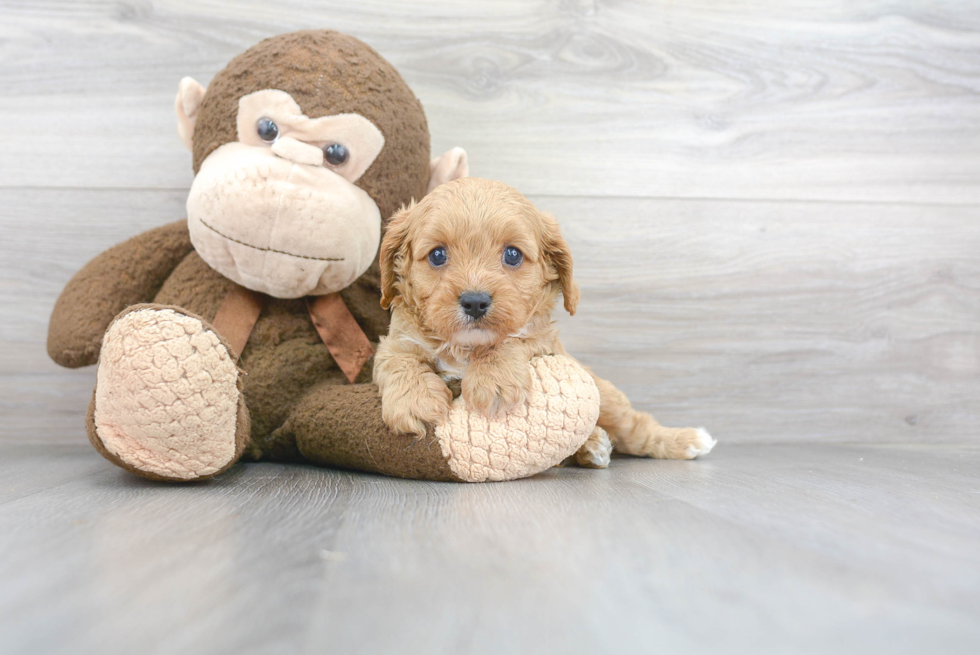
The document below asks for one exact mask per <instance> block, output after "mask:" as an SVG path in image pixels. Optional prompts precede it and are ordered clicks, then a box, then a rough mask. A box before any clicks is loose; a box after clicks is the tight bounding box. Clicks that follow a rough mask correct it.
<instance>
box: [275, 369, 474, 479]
mask: <svg viewBox="0 0 980 655" xmlns="http://www.w3.org/2000/svg"><path fill="white" fill-rule="evenodd" d="M278 435H279V437H280V438H281V439H283V440H286V441H289V442H291V443H295V444H296V446H297V447H298V449H299V451H300V453H302V454H303V456H304V457H306V459H307V460H309V461H311V462H314V463H317V464H325V465H328V466H339V467H341V468H349V469H356V470H359V471H371V472H374V473H383V474H385V475H393V476H396V477H399V478H412V479H422V480H442V481H451V482H461V480H460V478H458V477H456V476H455V475H453V472H452V471H451V470H450V469H449V464H448V463H447V461H446V458H445V457H444V456H443V454H442V448H441V447H440V445H439V442H438V441H437V440H436V438H435V436H434V434H433V431H432V429H431V428H430V430H429V434H427V435H426V437H425V439H416V438H415V437H412V436H409V435H404V434H395V433H393V432H392V431H391V430H389V429H388V427H387V426H386V425H385V424H384V422H383V421H382V420H381V394H380V393H379V392H378V387H376V386H375V385H373V384H355V385H351V386H346V387H336V386H330V385H320V386H317V387H316V388H314V389H311V390H310V393H308V394H307V395H306V396H305V397H304V398H303V399H302V400H301V401H300V402H299V403H298V404H297V406H296V408H295V409H294V411H293V413H292V416H290V418H289V420H287V421H286V424H285V425H284V426H283V427H282V428H281V429H280V430H279V431H278Z"/></svg>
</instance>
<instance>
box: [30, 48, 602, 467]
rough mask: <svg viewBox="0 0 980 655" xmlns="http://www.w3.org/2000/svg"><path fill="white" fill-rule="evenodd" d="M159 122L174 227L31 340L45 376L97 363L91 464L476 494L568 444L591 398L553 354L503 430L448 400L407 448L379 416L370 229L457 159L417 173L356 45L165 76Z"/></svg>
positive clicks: (375, 234)
mask: <svg viewBox="0 0 980 655" xmlns="http://www.w3.org/2000/svg"><path fill="white" fill-rule="evenodd" d="M176 112H177V118H178V133H179V135H180V137H181V138H182V140H183V141H184V143H185V145H186V146H187V147H188V149H190V150H191V152H192V153H193V166H194V171H195V178H194V181H193V184H192V186H191V190H190V194H189V197H188V201H187V220H182V221H178V222H176V223H172V224H170V225H165V226H163V227H160V228H157V229H154V230H150V231H149V232H145V233H143V234H141V235H139V236H136V237H134V238H132V239H130V240H129V241H126V242H124V243H122V244H120V245H117V246H115V247H114V248H111V249H110V250H108V251H106V252H104V253H102V254H101V255H99V256H98V257H96V258H95V259H93V260H92V261H91V262H89V263H88V264H87V265H86V266H85V267H84V268H83V269H82V270H81V271H79V273H78V274H76V275H75V277H74V278H73V279H72V280H71V281H70V282H69V283H68V285H67V287H66V288H65V289H64V291H63V292H62V294H61V296H60V298H59V299H58V301H57V303H56V305H55V308H54V312H53V314H52V317H51V323H50V328H49V332H48V352H49V354H50V355H51V357H52V358H53V359H54V360H55V361H56V362H57V363H58V364H61V365H62V366H67V367H71V368H75V367H80V366H88V365H92V364H96V363H98V371H97V376H96V388H95V391H94V393H93V397H92V402H91V403H90V406H89V411H88V418H87V421H86V423H87V431H88V435H89V439H90V440H91V442H92V444H93V445H94V446H95V448H96V449H97V450H98V451H99V452H100V453H102V455H104V456H105V457H106V458H107V459H108V460H109V461H111V462H113V463H115V464H117V465H118V466H120V467H122V468H124V469H126V470H127V471H131V472H133V473H136V474H138V475H142V476H144V477H147V478H151V479H154V480H166V481H187V480H197V479H202V478H209V477H213V476H215V475H217V474H219V473H221V472H223V471H225V470H227V469H228V468H229V467H230V466H232V465H233V464H235V462H237V461H238V460H239V459H241V458H243V457H244V458H247V459H252V460H275V461H294V462H302V461H306V462H313V463H318V464H323V465H330V466H339V467H345V468H353V469H360V470H367V471H373V472H378V473H383V474H387V475H395V476H401V477H411V478H421V479H432V480H457V481H482V480H505V479H513V478H517V477H524V476H527V475H533V474H534V473H537V472H539V471H541V470H544V469H545V468H547V467H549V466H552V465H554V464H557V463H559V462H561V461H562V460H563V459H564V458H566V457H568V456H569V455H572V454H573V453H574V452H575V451H576V450H577V449H578V447H579V446H581V445H582V443H584V442H585V439H586V438H587V436H588V434H589V433H590V432H591V430H592V426H593V425H594V424H595V420H596V418H597V416H598V391H597V390H596V389H595V385H594V384H593V383H592V382H591V379H590V378H589V376H588V375H586V374H585V372H584V371H583V370H582V369H581V367H579V366H578V365H576V364H574V363H573V362H571V361H570V360H568V359H565V358H561V357H550V358H542V359H540V360H536V361H534V362H532V364H531V366H532V370H533V372H534V379H535V387H534V391H533V392H532V394H531V395H530V397H529V399H528V402H527V404H526V405H524V406H521V407H518V408H515V410H513V411H511V412H510V413H508V414H507V415H504V416H500V417H494V418H487V417H484V416H482V415H475V414H471V413H470V412H469V411H468V410H467V409H466V407H465V406H464V405H463V404H462V400H461V399H457V401H456V405H455V406H454V409H453V411H452V413H451V415H450V417H449V418H448V419H447V420H446V422H445V423H444V424H442V425H439V426H433V427H432V428H431V429H430V431H429V434H428V436H427V438H425V439H422V440H417V439H415V438H413V437H410V436H407V435H399V434H394V433H392V432H391V431H390V430H389V429H388V428H387V427H386V426H385V425H384V424H383V422H382V421H381V409H380V398H379V395H378V391H377V388H376V387H375V386H374V385H372V384H370V378H371V365H370V358H371V356H372V353H373V350H374V347H375V345H376V344H377V342H378V339H379V337H380V336H382V335H384V334H385V333H386V331H387V327H388V320H389V317H388V313H387V312H386V311H385V310H383V309H382V308H381V305H380V291H379V282H380V280H379V271H378V261H377V250H378V245H379V243H380V239H381V235H382V231H383V229H384V224H385V222H386V221H387V219H388V218H390V217H391V215H392V214H393V213H394V212H395V211H396V210H397V209H398V208H399V207H400V206H401V205H404V204H408V203H409V202H411V201H412V200H413V199H419V198H421V197H422V196H423V195H424V194H425V193H426V192H427V190H430V189H432V188H434V187H435V186H436V185H438V184H441V183H443V182H446V181H448V180H450V179H455V178H457V177H461V176H465V175H466V174H467V170H468V169H467V163H466V154H465V152H463V151H462V150H461V149H459V148H456V149H453V150H451V151H449V152H447V153H446V154H445V155H443V156H442V157H439V158H436V159H433V160H431V161H430V159H429V133H428V127H427V125H426V120H425V114H424V113H423V111H422V106H421V104H420V103H419V101H418V99H416V98H415V96H414V95H413V94H412V92H411V90H410V89H409V88H408V86H407V85H406V84H405V82H404V81H403V80H402V78H401V76H400V75H399V74H398V72H397V71H396V70H395V69H394V68H393V67H392V66H391V65H390V64H389V63H388V62H387V61H385V60H384V59H382V58H381V56H379V55H378V54H377V53H376V52H375V51H374V50H372V49H371V48H369V47H368V46H367V45H365V44H364V43H362V42H360V41H358V40H357V39H354V38H352V37H350V36H346V35H343V34H339V33H337V32H331V31H304V32H296V33H292V34H284V35H280V36H277V37H273V38H270V39H267V40H265V41H262V42H261V43H259V44H258V45H256V46H254V47H252V48H251V49H249V50H248V51H246V52H245V53H243V54H241V55H239V56H238V57H236V58H235V59H233V60H232V61H231V63H229V64H228V66H227V67H226V68H225V69H224V70H222V71H221V72H219V73H218V74H217V75H216V76H215V78H214V80H213V81H212V82H211V84H210V86H209V87H208V88H207V89H205V88H204V87H203V86H201V85H200V84H198V83H197V82H195V81H194V80H192V79H190V78H185V79H184V80H182V81H181V83H180V87H179V92H178V95H177V100H176Z"/></svg>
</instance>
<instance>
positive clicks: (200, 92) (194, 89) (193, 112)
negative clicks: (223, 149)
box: [174, 77, 207, 152]
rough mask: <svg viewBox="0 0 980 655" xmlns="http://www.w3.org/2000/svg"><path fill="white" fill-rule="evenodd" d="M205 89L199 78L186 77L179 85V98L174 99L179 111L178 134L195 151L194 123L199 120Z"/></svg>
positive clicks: (175, 107) (175, 106) (188, 147)
mask: <svg viewBox="0 0 980 655" xmlns="http://www.w3.org/2000/svg"><path fill="white" fill-rule="evenodd" d="M205 91H207V89H205V88H204V87H203V86H201V84H200V83H199V82H198V81H197V80H195V79H193V78H191V77H185V78H184V79H182V80H181V81H180V86H179V87H177V99H176V100H174V109H175V110H176V111H177V134H179V135H180V140H181V141H183V142H184V145H185V146H186V147H187V149H188V150H190V151H191V152H193V151H194V123H195V122H197V112H198V110H199V109H200V108H201V102H202V101H203V100H204V93H205Z"/></svg>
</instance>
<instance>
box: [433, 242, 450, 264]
mask: <svg viewBox="0 0 980 655" xmlns="http://www.w3.org/2000/svg"><path fill="white" fill-rule="evenodd" d="M447 259H448V257H446V249H445V248H443V247H442V246H439V247H438V248H433V249H432V252H430V253H429V263H430V264H432V265H433V266H436V267H438V266H442V265H443V264H445V263H446V260H447Z"/></svg>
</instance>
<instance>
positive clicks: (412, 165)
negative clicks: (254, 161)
mask: <svg viewBox="0 0 980 655" xmlns="http://www.w3.org/2000/svg"><path fill="white" fill-rule="evenodd" d="M263 89H278V90H280V91H285V92H286V93H288V94H289V95H291V96H292V97H293V99H294V100H295V101H296V102H297V103H299V106H300V108H302V110H303V112H304V113H305V114H306V115H307V116H309V117H310V118H319V117H321V116H329V115H332V114H343V113H354V114H360V115H361V116H363V117H364V118H366V119H368V120H369V121H371V122H372V123H374V125H375V126H376V127H377V128H378V129H379V130H381V134H383V135H384V138H385V146H384V148H383V149H382V151H381V154H380V155H379V156H378V158H377V159H375V160H374V163H373V164H371V167H370V168H369V169H368V170H367V171H366V172H365V173H364V175H363V176H361V178H360V179H359V180H358V181H357V186H359V187H361V188H362V189H364V190H365V191H366V192H367V193H368V195H369V196H371V197H372V198H374V201H375V202H376V203H377V204H378V208H379V209H380V210H381V217H382V219H383V220H385V221H387V220H388V218H390V217H391V215H392V214H394V213H395V211H396V210H397V209H398V208H399V207H400V206H401V205H402V204H405V203H407V202H408V201H410V200H411V199H412V198H415V199H416V200H421V199H422V196H424V195H425V189H426V186H427V185H428V183H429V149H430V146H429V128H428V125H427V124H426V121H425V113H424V112H423V111H422V104H421V103H420V102H419V100H418V99H417V98H416V97H415V94H413V93H412V90H411V89H409V88H408V85H407V84H405V80H403V79H402V77H401V75H399V74H398V71H396V70H395V68H394V67H393V66H392V65H391V64H389V63H388V62H387V61H385V60H384V59H383V58H382V57H381V55H379V54H378V53H377V52H375V51H374V50H373V49H371V48H370V47H369V46H368V45H366V44H365V43H363V42H361V41H359V40H358V39H355V38H354V37H352V36H347V35H346V34H341V33H339V32H333V31H329V30H307V31H302V32H292V33H290V34H280V35H278V36H274V37H271V38H268V39H266V40H264V41H262V42H260V43H259V44H257V45H255V46H254V47H252V48H249V49H248V50H247V51H245V52H244V53H242V54H240V55H238V56H237V57H235V58H234V59H232V60H231V63H229V64H228V66H226V67H225V68H224V70H222V71H221V72H220V73H218V74H217V75H215V77H214V79H213V80H211V84H210V85H209V86H208V89H207V93H206V94H205V96H204V101H203V102H202V104H201V109H200V111H199V113H198V116H197V122H196V124H195V126H194V172H195V173H196V172H197V171H198V170H199V169H200V167H201V164H202V163H203V162H204V160H205V159H206V158H207V156H208V155H209V154H211V153H212V152H213V151H214V150H216V149H217V148H219V147H221V146H223V145H224V144H226V143H231V142H233V141H237V140H238V134H237V123H236V116H237V114H238V99H239V98H241V97H242V96H243V95H247V94H249V93H254V92H256V91H262V90H263Z"/></svg>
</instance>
